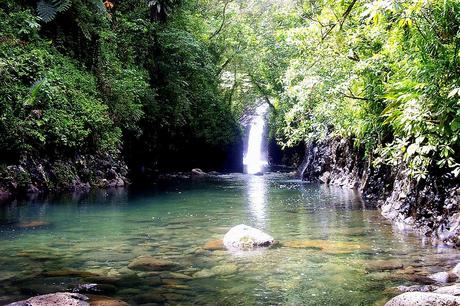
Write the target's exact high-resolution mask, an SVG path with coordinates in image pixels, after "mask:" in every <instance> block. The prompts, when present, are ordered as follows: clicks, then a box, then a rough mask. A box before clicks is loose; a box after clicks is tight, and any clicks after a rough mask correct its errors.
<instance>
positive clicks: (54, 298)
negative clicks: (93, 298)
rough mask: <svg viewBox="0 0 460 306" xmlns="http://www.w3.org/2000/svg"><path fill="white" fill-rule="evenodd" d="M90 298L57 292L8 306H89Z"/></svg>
mask: <svg viewBox="0 0 460 306" xmlns="http://www.w3.org/2000/svg"><path fill="white" fill-rule="evenodd" d="M88 300H89V298H88V297H87V296H85V295H83V294H78V293H70V292H57V293H51V294H45V295H39V296H34V297H31V298H30V299H28V300H24V301H19V302H14V303H11V304H8V305H7V306H50V305H65V306H89V302H88Z"/></svg>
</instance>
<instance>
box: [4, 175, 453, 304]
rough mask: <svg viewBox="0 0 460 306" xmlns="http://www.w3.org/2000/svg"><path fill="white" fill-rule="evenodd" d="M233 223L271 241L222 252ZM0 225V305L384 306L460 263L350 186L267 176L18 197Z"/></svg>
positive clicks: (451, 252) (5, 211) (242, 176)
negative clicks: (60, 296) (55, 301)
mask: <svg viewBox="0 0 460 306" xmlns="http://www.w3.org/2000/svg"><path fill="white" fill-rule="evenodd" d="M241 223H243V224H247V225H250V226H253V227H255V228H258V229H261V230H263V231H264V232H266V233H268V234H270V235H271V236H273V237H274V238H275V239H276V240H278V241H279V245H278V246H277V247H274V248H270V249H267V250H259V251H251V252H239V253H232V252H229V251H226V250H225V249H223V248H222V247H221V243H220V241H219V240H220V239H222V237H223V236H224V234H225V233H226V232H227V231H228V230H229V229H230V228H231V227H233V226H235V225H237V224H241ZM0 226H1V227H0V244H1V248H0V258H1V260H0V283H1V284H2V286H0V304H1V305H3V304H6V303H8V302H12V301H16V300H20V299H24V298H28V297H31V296H33V295H36V294H44V293H50V292H58V291H66V290H75V291H77V288H80V289H79V290H80V291H81V292H88V291H89V292H91V291H93V292H95V291H96V292H95V293H97V294H102V295H106V296H110V297H116V298H119V299H122V300H124V301H126V302H128V303H130V304H132V305H142V304H148V305H156V304H164V303H168V304H197V305H236V304H238V305H240V304H247V305H252V304H270V305H273V304H275V305H382V304H384V303H385V302H386V301H387V300H388V299H390V298H391V297H393V296H395V295H397V294H398V292H397V291H395V290H394V287H395V286H399V285H411V284H423V283H428V282H429V280H428V279H427V278H426V276H427V275H429V274H431V273H434V272H438V271H444V270H446V269H449V268H451V267H452V266H454V265H455V264H456V263H457V262H458V261H459V260H460V254H459V253H458V251H455V250H453V249H449V248H440V247H437V248H436V247H433V246H431V245H429V244H424V243H423V240H422V239H421V238H420V237H419V236H416V235H415V234H412V233H410V232H404V231H402V230H400V229H398V228H396V227H395V226H392V225H391V224H390V223H389V222H388V221H386V220H384V219H383V218H382V217H381V216H380V214H379V212H378V211H377V210H375V209H374V208H372V207H368V206H367V205H366V204H365V203H364V202H363V201H362V200H361V198H360V197H359V195H358V194H356V193H354V192H353V191H351V190H347V189H340V188H335V187H327V186H324V185H317V184H307V183H304V182H301V181H298V180H293V179H290V178H289V177H287V176H285V175H275V174H269V175H265V176H251V175H228V176H219V177H216V178H213V179H197V180H191V181H181V182H168V184H167V186H159V187H157V188H152V189H151V190H149V191H145V190H142V191H141V190H135V189H133V188H131V189H116V190H111V191H110V190H109V191H106V190H104V191H95V192H92V193H90V194H86V195H82V194H80V195H67V196H61V197H59V198H49V199H46V200H29V201H22V202H21V201H19V202H18V201H16V202H13V203H9V204H3V205H2V206H0ZM85 284H98V287H95V288H94V287H91V286H89V285H88V286H87V288H86V289H85V288H83V287H84V286H83V285H85ZM85 290H86V291H85ZM97 290H99V291H97Z"/></svg>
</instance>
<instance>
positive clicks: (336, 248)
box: [283, 240, 367, 254]
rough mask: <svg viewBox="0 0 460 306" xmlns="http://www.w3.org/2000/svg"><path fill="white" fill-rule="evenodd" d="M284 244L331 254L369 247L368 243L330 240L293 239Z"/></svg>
mask: <svg viewBox="0 0 460 306" xmlns="http://www.w3.org/2000/svg"><path fill="white" fill-rule="evenodd" d="M283 246H285V247H288V248H296V249H313V250H318V251H324V252H327V253H331V254H347V253H352V252H354V251H356V250H362V249H366V248H367V246H366V245H363V244H359V243H355V242H348V241H328V240H293V241H286V242H284V243H283Z"/></svg>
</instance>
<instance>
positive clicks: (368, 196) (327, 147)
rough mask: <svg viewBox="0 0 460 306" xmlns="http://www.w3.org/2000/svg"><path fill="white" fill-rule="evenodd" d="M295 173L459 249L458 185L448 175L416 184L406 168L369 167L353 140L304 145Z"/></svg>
mask: <svg viewBox="0 0 460 306" xmlns="http://www.w3.org/2000/svg"><path fill="white" fill-rule="evenodd" d="M305 149H306V153H305V157H304V161H303V163H302V164H301V165H300V167H299V168H298V172H299V175H300V176H301V177H302V179H304V180H307V181H311V182H322V183H325V184H331V185H336V186H342V187H345V188H354V189H357V190H359V191H360V192H361V194H362V196H363V198H364V199H365V200H367V201H368V202H369V203H372V204H374V205H377V206H378V207H379V208H380V209H381V213H382V215H383V216H384V217H386V218H388V219H390V220H392V221H394V222H396V223H398V225H400V226H403V227H410V228H413V229H416V230H417V231H419V232H420V233H421V234H423V235H425V236H429V237H431V238H432V240H433V241H435V242H443V243H447V244H451V245H456V246H460V237H459V234H460V184H459V181H458V180H455V179H454V178H451V177H449V176H447V175H443V174H438V173H432V174H430V175H429V176H428V177H427V178H426V179H425V180H421V181H419V182H417V181H415V180H414V179H412V178H410V177H409V176H408V175H407V174H406V171H405V166H404V165H400V166H399V167H394V168H392V167H389V166H386V165H381V166H378V167H375V166H372V165H371V163H370V162H369V160H368V159H367V158H366V157H365V155H364V152H363V150H361V149H358V148H356V147H355V146H353V143H352V141H351V140H346V139H340V138H330V139H327V140H324V141H321V142H315V143H309V144H307V145H306V148H305Z"/></svg>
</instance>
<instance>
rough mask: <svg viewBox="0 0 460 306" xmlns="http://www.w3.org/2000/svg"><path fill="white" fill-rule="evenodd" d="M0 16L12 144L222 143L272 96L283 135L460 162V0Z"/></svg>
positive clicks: (48, 4) (175, 5)
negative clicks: (349, 142)
mask: <svg viewBox="0 0 460 306" xmlns="http://www.w3.org/2000/svg"><path fill="white" fill-rule="evenodd" d="M0 23H1V24H0V138H1V139H2V143H0V151H2V152H8V154H9V156H13V157H15V156H18V153H23V152H35V153H33V154H40V153H43V152H46V153H47V154H50V152H58V153H59V154H63V153H66V152H67V153H70V154H72V153H74V152H85V151H87V152H95V151H119V150H120V149H122V150H123V152H124V154H125V157H126V158H127V159H128V160H131V161H132V162H133V163H134V164H136V162H138V163H142V162H139V161H143V160H146V159H150V160H152V162H153V163H154V164H156V165H161V164H162V163H167V162H168V159H170V160H171V159H172V160H178V159H180V158H181V153H182V152H187V153H188V156H191V157H193V156H195V157H196V156H199V155H200V154H201V153H202V152H198V151H197V150H195V149H194V148H196V147H203V148H205V149H203V151H206V152H208V154H211V155H212V152H216V151H213V150H214V149H215V150H226V148H227V146H228V145H230V144H232V143H234V142H235V139H238V137H239V126H238V122H237V121H238V120H240V121H244V118H245V115H247V114H248V113H250V112H251V109H253V108H254V107H255V106H256V105H257V103H268V104H269V105H270V106H271V107H270V109H271V118H270V121H271V133H272V136H273V137H276V138H277V140H278V141H279V143H280V144H282V145H283V146H286V147H289V146H295V145H297V144H299V143H302V142H309V141H317V140H321V139H324V138H327V137H331V136H336V135H338V136H341V137H347V138H352V139H354V140H355V143H356V145H357V146H361V147H364V148H365V149H366V154H367V156H368V158H369V159H370V160H371V161H373V162H374V163H376V164H381V163H385V164H390V165H398V164H405V165H407V168H408V171H409V172H410V174H411V175H412V176H413V177H415V178H417V179H423V178H424V177H426V175H427V173H428V172H430V171H439V172H441V173H445V174H448V175H451V176H456V177H458V176H459V175H460V159H459V154H458V152H459V149H460V144H459V142H460V141H459V136H458V135H459V132H460V58H459V57H460V55H459V52H460V2H458V1H456V0H442V1H441V0H423V1H422V0H377V1H370V0H361V1H360V0H341V1H331V0H320V1H316V0H315V1H313V0H265V1H262V0H248V1H243V0H194V1H192V0H181V1H179V0H149V1H147V0H113V1H109V0H105V1H104V2H102V1H99V0H38V1H35V0H23V1H13V0H6V1H3V2H2V4H1V5H0ZM208 148H214V149H211V150H210V151H209V150H207V149H208ZM219 148H220V149H219ZM193 158H194V157H193ZM136 166H140V164H139V165H136Z"/></svg>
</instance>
